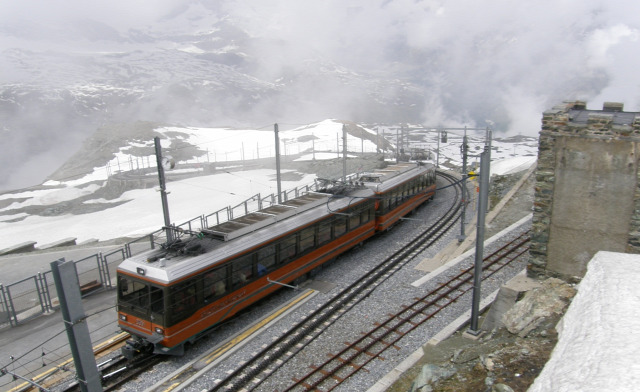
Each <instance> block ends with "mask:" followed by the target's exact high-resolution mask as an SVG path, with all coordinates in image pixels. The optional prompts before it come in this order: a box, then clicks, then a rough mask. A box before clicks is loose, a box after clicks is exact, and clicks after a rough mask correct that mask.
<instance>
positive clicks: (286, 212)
mask: <svg viewBox="0 0 640 392" xmlns="http://www.w3.org/2000/svg"><path fill="white" fill-rule="evenodd" d="M371 196H373V192H372V191H371V190H370V189H367V188H360V189H357V190H354V191H353V192H350V193H349V195H348V197H335V195H332V194H323V193H308V194H306V195H303V196H301V197H298V198H295V199H291V200H289V201H288V202H284V203H283V204H278V205H274V206H271V207H267V208H266V209H263V210H260V211H258V212H256V213H252V214H248V215H245V216H243V217H241V218H238V219H234V220H232V221H229V222H225V223H223V224H220V225H216V226H213V227H212V228H210V229H205V230H203V232H204V233H207V232H209V233H213V235H205V236H204V237H203V238H198V237H190V238H189V239H187V240H186V242H187V244H186V247H187V248H188V247H190V246H192V245H200V246H201V247H202V250H203V253H201V254H197V255H189V254H188V253H187V254H177V255H173V254H172V253H167V251H166V250H164V249H156V250H149V251H146V252H143V253H140V254H138V255H134V256H132V257H131V258H128V259H126V260H124V261H123V262H122V263H121V264H120V266H119V267H118V270H121V271H128V272H129V273H134V274H138V275H143V276H144V277H145V278H147V279H150V280H153V281H156V282H158V283H165V284H166V283H169V282H172V281H175V280H177V279H180V278H182V277H186V276H188V275H191V274H193V273H195V272H197V271H199V270H201V269H204V268H207V267H210V266H212V265H215V264H217V263H219V262H221V261H223V260H225V259H227V258H229V257H231V256H233V255H235V254H241V253H243V252H245V251H247V250H249V249H252V248H255V247H257V246H259V245H261V244H263V243H267V242H270V241H272V240H274V239H276V238H278V237H280V236H283V235H285V234H287V233H288V232H290V231H292V230H295V229H297V228H300V227H303V226H305V225H307V224H309V223H311V222H314V221H317V220H319V219H322V218H325V217H327V216H330V215H332V214H333V213H334V212H336V211H339V210H341V209H345V208H347V207H349V206H353V205H354V203H353V198H354V197H356V198H361V199H363V200H364V199H366V198H368V197H371ZM303 200H312V202H309V203H304V202H303V204H302V205H298V206H296V204H300V203H301V202H302V201H303ZM274 207H275V208H274ZM265 210H268V211H269V212H274V213H276V214H273V215H271V214H269V213H266V212H265ZM258 216H260V218H258V219H255V222H253V223H249V222H251V221H252V220H254V218H256V217H258ZM247 223H248V224H247ZM225 237H226V238H225ZM165 254H166V255H165ZM150 260H153V261H150ZM139 268H142V270H139Z"/></svg>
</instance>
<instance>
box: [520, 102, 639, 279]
mask: <svg viewBox="0 0 640 392" xmlns="http://www.w3.org/2000/svg"><path fill="white" fill-rule="evenodd" d="M622 109H623V107H622V104H618V103H605V105H604V106H603V110H587V108H586V103H585V102H581V101H577V102H565V103H564V104H562V105H558V106H555V107H553V108H552V109H551V110H548V111H546V112H544V114H543V118H542V130H541V131H540V139H539V151H538V168H537V172H536V186H535V200H534V213H533V229H532V230H533V233H532V240H531V249H530V255H531V258H530V259H531V261H530V264H529V267H528V272H529V275H530V276H540V275H547V276H555V277H560V278H563V279H565V280H579V279H580V278H581V277H582V276H583V275H584V273H585V271H586V263H587V261H588V260H590V259H591V257H592V256H593V255H594V254H595V253H596V252H597V251H599V250H608V251H615V252H627V253H640V188H639V186H638V184H640V181H639V178H638V176H639V175H640V170H639V166H640V164H639V159H638V157H640V113H629V112H623V111H622Z"/></svg>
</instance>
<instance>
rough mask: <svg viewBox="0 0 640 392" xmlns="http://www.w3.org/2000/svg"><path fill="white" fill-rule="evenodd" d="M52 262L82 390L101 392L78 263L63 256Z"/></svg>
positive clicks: (52, 269) (84, 391) (63, 316)
mask: <svg viewBox="0 0 640 392" xmlns="http://www.w3.org/2000/svg"><path fill="white" fill-rule="evenodd" d="M50 265H51V272H52V273H53V279H54V281H55V284H56V290H57V291H58V299H59V300H60V309H61V310H62V319H63V320H64V324H65V327H66V329H67V335H68V336H69V346H70V347H71V354H72V355H73V362H74V363H75V366H76V372H77V374H78V382H79V385H80V389H81V390H82V391H83V392H97V391H100V392H101V391H102V383H101V380H100V374H99V373H98V366H97V365H96V359H95V356H94V355H93V350H92V348H91V337H90V336H89V327H88V326H87V322H86V316H85V314H84V309H83V308H82V296H81V295H80V284H79V283H78V273H77V271H76V265H75V263H74V262H73V261H68V262H65V261H64V258H63V259H60V260H56V261H54V262H52V263H51V264H50Z"/></svg>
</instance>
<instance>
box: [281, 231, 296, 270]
mask: <svg viewBox="0 0 640 392" xmlns="http://www.w3.org/2000/svg"><path fill="white" fill-rule="evenodd" d="M278 250H279V256H278V260H279V262H280V263H287V262H289V261H291V260H293V258H294V257H295V256H296V235H295V234H292V235H290V236H288V237H286V238H285V239H283V240H282V241H280V244H279V249H278Z"/></svg>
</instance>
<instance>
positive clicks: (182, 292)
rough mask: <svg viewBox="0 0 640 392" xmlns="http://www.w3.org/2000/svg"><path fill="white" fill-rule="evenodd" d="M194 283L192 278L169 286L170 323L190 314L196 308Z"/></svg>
mask: <svg viewBox="0 0 640 392" xmlns="http://www.w3.org/2000/svg"><path fill="white" fill-rule="evenodd" d="M196 302H197V301H196V285H195V281H194V280H190V281H187V282H184V283H180V284H177V285H175V286H173V287H172V288H171V294H170V298H169V310H170V315H171V316H170V318H171V324H172V325H173V324H175V323H177V322H179V321H182V320H184V319H186V318H187V317H189V316H191V315H192V314H193V312H195V311H196V309H198V305H197V303H196Z"/></svg>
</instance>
